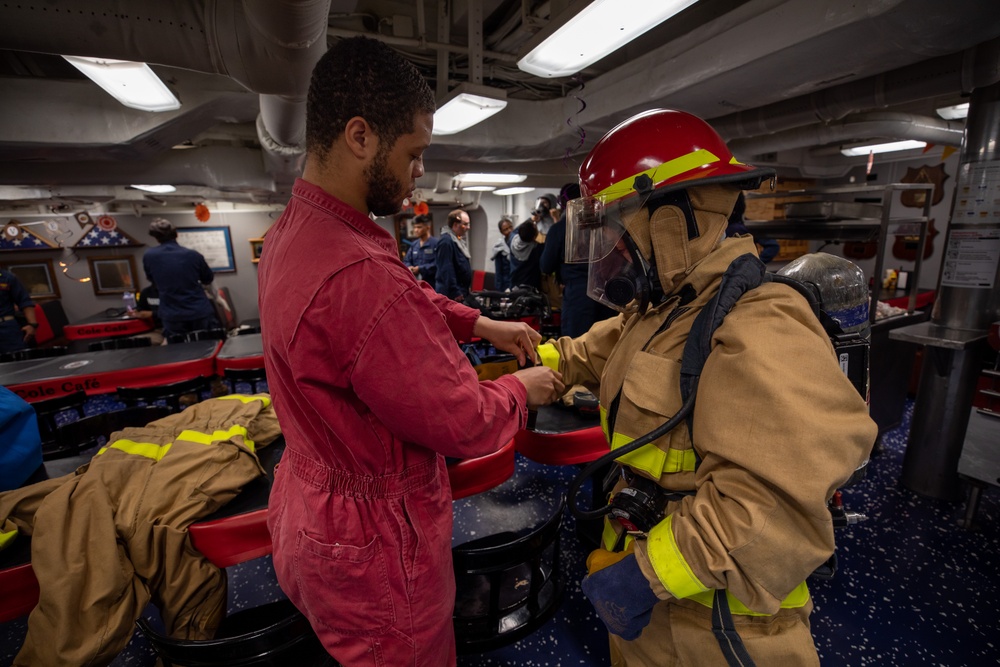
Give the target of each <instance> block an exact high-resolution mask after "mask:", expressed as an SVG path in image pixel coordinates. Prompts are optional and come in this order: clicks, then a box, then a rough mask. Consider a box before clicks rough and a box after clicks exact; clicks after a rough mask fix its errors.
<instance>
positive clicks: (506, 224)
mask: <svg viewBox="0 0 1000 667" xmlns="http://www.w3.org/2000/svg"><path fill="white" fill-rule="evenodd" d="M497 228H498V229H499V230H500V239H499V240H498V241H497V242H496V243H494V244H493V250H491V251H490V259H492V260H493V287H494V289H496V290H497V291H499V292H503V291H506V290H507V289H509V288H510V286H511V284H510V242H511V232H512V231H514V222H513V221H512V220H511V219H510V218H509V217H507V216H503V217H502V218H500V222H498V223H497Z"/></svg>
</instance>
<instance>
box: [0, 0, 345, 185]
mask: <svg viewBox="0 0 1000 667" xmlns="http://www.w3.org/2000/svg"><path fill="white" fill-rule="evenodd" d="M329 12H330V0H285V1H284V2H280V3H279V2H273V1H271V0H211V1H209V2H199V1H193V0H192V1H189V2H161V3H147V2H138V1H132V2H130V1H127V0H95V1H89V2H87V4H86V8H85V9H83V8H82V7H80V6H78V5H77V4H75V3H73V6H72V7H67V8H60V7H59V6H48V5H45V6H43V5H39V4H32V3H24V4H20V5H16V6H14V5H12V6H8V7H7V8H6V9H5V10H4V20H3V22H0V44H3V45H4V48H7V49H11V50H15V51H33V52H41V53H52V54H59V55H63V54H65V55H76V56H85V57H93V58H113V59H117V60H131V61H137V62H146V63H153V64H158V65H165V66H168V67H179V68H182V69H189V70H194V71H199V72H207V73H210V74H223V75H226V76H229V77H231V78H232V79H234V80H235V81H237V82H238V83H240V84H241V85H243V86H245V87H246V88H247V89H249V90H251V91H253V92H256V93H259V94H260V95H261V104H260V106H261V122H260V123H259V127H261V128H262V130H263V131H264V133H265V136H264V137H262V138H261V143H262V144H263V145H265V146H266V147H269V148H270V150H274V149H275V148H276V147H284V148H288V149H291V150H294V151H299V152H302V151H304V137H305V99H306V94H307V92H308V88H309V78H310V73H311V72H312V68H313V66H314V65H315V63H316V61H317V60H319V58H320V57H321V56H322V55H323V53H324V52H325V51H326V27H327V20H328V16H329ZM81 15H82V16H83V17H84V18H81ZM164 30H169V31H170V32H171V39H169V40H166V39H163V31H164ZM272 96H273V97H276V98H278V99H276V100H272V99H269V98H270V97H272ZM279 162H282V163H284V162H285V158H284V157H280V158H279ZM277 176H279V177H281V178H287V177H288V176H289V174H278V175H277Z"/></svg>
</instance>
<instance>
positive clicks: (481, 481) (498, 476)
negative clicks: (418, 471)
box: [448, 440, 514, 500]
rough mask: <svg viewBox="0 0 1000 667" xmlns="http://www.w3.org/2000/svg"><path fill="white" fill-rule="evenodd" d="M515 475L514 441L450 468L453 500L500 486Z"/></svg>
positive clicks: (449, 476)
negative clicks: (490, 452)
mask: <svg viewBox="0 0 1000 667" xmlns="http://www.w3.org/2000/svg"><path fill="white" fill-rule="evenodd" d="M513 474H514V440H511V441H510V442H508V443H507V444H506V445H504V446H503V447H501V448H500V449H498V450H497V451H495V452H493V453H492V454H487V455H486V456H480V457H479V458H476V459H465V460H464V461H459V462H457V463H452V464H450V465H449V466H448V480H449V481H450V482H451V497H452V499H453V500H458V499H459V498H465V497H466V496H471V495H473V494H476V493H482V492H483V491H486V490H487V489H492V488H493V487H494V486H499V485H501V484H503V483H504V482H506V481H507V480H508V479H510V476H511V475H513Z"/></svg>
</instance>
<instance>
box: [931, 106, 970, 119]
mask: <svg viewBox="0 0 1000 667" xmlns="http://www.w3.org/2000/svg"><path fill="white" fill-rule="evenodd" d="M937 115H939V116H941V117H942V118H944V119H945V120H961V119H962V118H965V117H966V116H968V115H969V103H968V102H966V103H965V104H954V105H952V106H950V107H941V108H940V109H937Z"/></svg>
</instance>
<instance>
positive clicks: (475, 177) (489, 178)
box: [455, 174, 528, 187]
mask: <svg viewBox="0 0 1000 667" xmlns="http://www.w3.org/2000/svg"><path fill="white" fill-rule="evenodd" d="M526 178H528V175H527V174H459V175H458V176H456V177H455V180H456V181H458V182H459V183H461V184H462V186H463V187H464V186H466V185H477V184H484V185H486V184H490V183H520V182H521V181H523V180H524V179H526Z"/></svg>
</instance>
